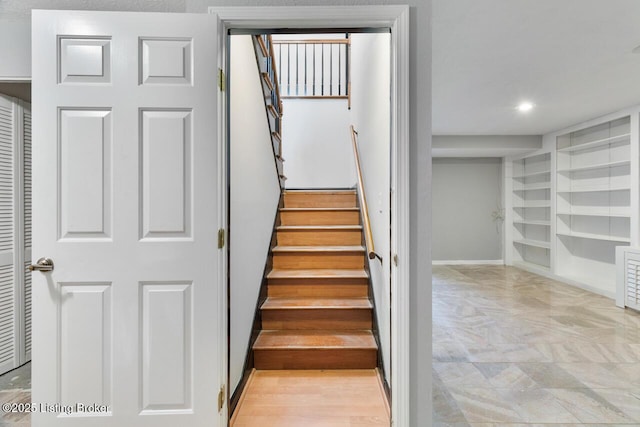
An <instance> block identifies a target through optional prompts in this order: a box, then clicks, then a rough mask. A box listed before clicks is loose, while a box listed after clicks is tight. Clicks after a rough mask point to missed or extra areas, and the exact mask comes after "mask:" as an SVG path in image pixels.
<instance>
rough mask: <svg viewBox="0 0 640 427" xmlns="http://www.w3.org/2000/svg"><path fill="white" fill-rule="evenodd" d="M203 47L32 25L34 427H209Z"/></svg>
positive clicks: (129, 24)
mask: <svg viewBox="0 0 640 427" xmlns="http://www.w3.org/2000/svg"><path fill="white" fill-rule="evenodd" d="M217 37H218V31H217V21H216V17H215V16H213V15H205V14H202V15H188V14H151V13H148V14H147V13H111V12H70V11H34V12H33V120H34V121H33V247H32V259H33V260H37V259H38V258H40V257H49V258H51V259H52V260H53V262H54V269H53V271H51V272H34V273H33V350H32V356H33V402H34V403H36V404H39V405H40V407H38V408H36V409H37V411H38V412H37V413H34V414H33V416H32V420H33V426H34V427H43V426H65V427H67V426H82V427H85V426H123V427H125V426H126V427H139V426H149V427H151V426H153V427H164V426H166V427H175V426H180V427H191V426H194V427H195V426H217V425H219V424H220V418H219V415H218V405H217V397H218V390H219V388H220V386H221V384H222V383H223V380H222V378H223V377H224V376H225V375H224V374H223V372H221V371H222V370H221V369H220V366H221V362H222V361H221V360H220V356H219V355H220V354H221V352H220V346H221V345H224V344H223V343H224V342H226V337H223V336H220V335H221V334H220V332H219V326H220V325H219V321H218V319H219V317H220V315H219V313H218V311H219V310H218V302H219V301H218V291H219V289H220V283H218V280H219V279H218V278H219V274H218V273H219V268H222V266H221V265H220V264H221V263H220V261H219V259H220V256H221V255H220V254H221V252H222V251H220V250H218V248H217V229H218V227H219V224H218V223H217V222H218V221H217V218H218V217H219V208H220V206H219V199H218V196H219V194H218V185H219V183H218V171H217V165H218V159H217V153H218V147H217V142H216V141H217V135H218V134H217V128H216V126H217V124H216V123H217V118H218V111H217V99H218V98H217V90H218V89H217V86H216V75H217V72H216V71H217V58H218V52H217V47H218V40H217ZM34 262H35V261H34ZM46 405H51V406H49V407H47V406H46ZM53 405H58V406H57V407H52V406H53Z"/></svg>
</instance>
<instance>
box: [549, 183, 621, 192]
mask: <svg viewBox="0 0 640 427" xmlns="http://www.w3.org/2000/svg"><path fill="white" fill-rule="evenodd" d="M625 190H626V191H628V190H631V187H630V186H628V185H621V186H614V187H611V186H609V185H606V184H605V185H593V186H589V187H582V188H581V187H574V188H572V189H570V190H560V189H559V190H558V193H598V192H607V191H625Z"/></svg>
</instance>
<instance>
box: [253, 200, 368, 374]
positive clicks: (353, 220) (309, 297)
mask: <svg viewBox="0 0 640 427" xmlns="http://www.w3.org/2000/svg"><path fill="white" fill-rule="evenodd" d="M279 215H280V225H279V226H278V227H277V229H276V240H277V246H275V247H274V248H273V250H272V255H273V258H272V265H273V268H272V270H271V271H270V272H269V273H268V274H267V299H266V300H265V302H264V303H263V304H262V306H261V308H260V310H261V318H262V330H261V331H260V334H259V335H258V337H257V339H256V341H255V343H254V345H253V351H254V366H255V368H256V369H370V368H375V367H376V366H377V357H378V346H377V344H376V341H375V339H374V335H373V332H372V324H373V305H372V303H371V301H370V299H369V277H368V274H367V271H366V270H365V261H366V251H365V248H364V247H363V243H362V242H363V234H362V233H363V230H362V225H361V224H360V211H359V208H358V206H357V202H356V192H355V191H353V190H345V191H318V190H285V191H284V207H283V208H281V209H280V213H279Z"/></svg>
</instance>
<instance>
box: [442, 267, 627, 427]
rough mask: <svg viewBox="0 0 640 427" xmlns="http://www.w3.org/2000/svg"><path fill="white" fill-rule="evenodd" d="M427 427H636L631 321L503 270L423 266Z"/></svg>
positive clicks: (609, 305) (591, 299)
mask: <svg viewBox="0 0 640 427" xmlns="http://www.w3.org/2000/svg"><path fill="white" fill-rule="evenodd" d="M433 400H434V403H433V404H434V414H433V424H434V426H440V427H444V426H455V427H463V426H465V427H496V426H504V427H506V426H510V427H516V426H518V427H520V426H542V425H553V426H554V427H560V426H578V425H580V426H592V427H595V426H622V425H625V426H640V314H639V313H637V312H634V311H632V310H622V309H620V308H617V307H616V306H615V304H614V302H613V301H612V300H610V299H608V298H604V297H601V296H598V295H595V294H592V293H589V292H586V291H583V290H580V289H578V288H575V287H572V286H568V285H565V284H563V283H560V282H556V281H553V280H549V279H547V278H544V277H541V276H538V275H535V274H531V273H528V272H525V271H523V270H520V269H516V268H511V267H503V266H434V267H433Z"/></svg>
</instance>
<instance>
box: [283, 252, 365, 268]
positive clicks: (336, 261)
mask: <svg viewBox="0 0 640 427" xmlns="http://www.w3.org/2000/svg"><path fill="white" fill-rule="evenodd" d="M364 259H365V257H364V254H363V253H362V252H340V253H332V252H327V253H322V252H319V253H301V252H284V253H274V255H273V268H276V269H308V268H318V269H335V268H340V269H358V268H364Z"/></svg>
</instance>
